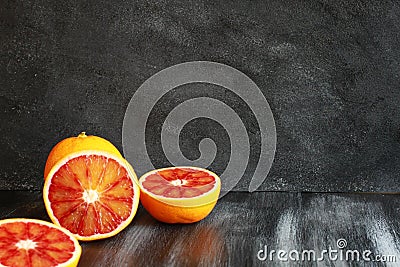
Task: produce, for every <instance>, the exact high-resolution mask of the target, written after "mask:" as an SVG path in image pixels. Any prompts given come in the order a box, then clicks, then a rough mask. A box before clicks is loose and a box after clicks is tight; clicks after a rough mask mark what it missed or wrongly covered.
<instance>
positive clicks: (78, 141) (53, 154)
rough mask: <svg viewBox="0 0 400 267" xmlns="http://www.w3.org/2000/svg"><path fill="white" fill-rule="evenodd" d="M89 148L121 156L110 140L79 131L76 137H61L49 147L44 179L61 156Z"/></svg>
mask: <svg viewBox="0 0 400 267" xmlns="http://www.w3.org/2000/svg"><path fill="white" fill-rule="evenodd" d="M91 149H96V150H102V151H107V152H109V153H111V154H113V155H115V156H118V157H121V158H122V155H121V153H120V152H119V151H118V149H117V148H116V147H115V146H114V145H113V144H112V143H111V142H110V141H108V140H106V139H104V138H102V137H99V136H95V135H86V132H81V133H80V134H79V135H78V136H77V137H68V138H65V139H63V140H62V141H60V142H59V143H57V144H56V145H55V146H54V147H53V148H52V149H51V151H50V153H49V156H48V157H47V161H46V166H45V168H44V178H45V179H46V177H47V175H48V174H49V172H50V170H51V168H53V166H54V165H55V164H56V163H57V162H58V161H59V160H61V159H62V158H64V157H66V156H68V155H69V154H71V153H75V152H78V151H83V150H91Z"/></svg>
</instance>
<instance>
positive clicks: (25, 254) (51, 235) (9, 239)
mask: <svg viewBox="0 0 400 267" xmlns="http://www.w3.org/2000/svg"><path fill="white" fill-rule="evenodd" d="M81 252H82V249H81V247H80V245H79V243H78V241H77V240H76V239H75V238H74V237H73V236H72V234H71V233H70V232H68V231H67V230H65V229H63V228H61V227H58V226H56V225H54V224H51V223H49V222H45V221H40V220H34V219H5V220H1V221H0V266H10V267H13V266H21V267H31V266H32V267H34V266H49V267H50V266H59V267H61V266H76V265H77V264H78V261H79V258H80V256H81Z"/></svg>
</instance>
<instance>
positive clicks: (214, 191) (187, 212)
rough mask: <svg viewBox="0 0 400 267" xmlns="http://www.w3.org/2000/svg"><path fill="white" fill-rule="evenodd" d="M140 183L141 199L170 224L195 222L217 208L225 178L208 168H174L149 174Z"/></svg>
mask: <svg viewBox="0 0 400 267" xmlns="http://www.w3.org/2000/svg"><path fill="white" fill-rule="evenodd" d="M139 186H140V189H141V196H140V200H141V202H142V204H143V206H144V208H145V209H146V210H147V211H148V212H149V213H150V214H151V215H152V216H153V217H154V218H156V219H157V220H159V221H162V222H166V223H192V222H197V221H200V220H202V219H204V218H205V217H206V216H207V215H208V214H209V213H210V212H211V211H212V210H213V208H214V206H215V204H216V203H217V200H218V196H219V193H220V190H221V180H220V178H219V177H218V176H217V175H216V174H215V173H213V172H211V171H209V170H206V169H202V168H197V167H170V168H164V169H159V170H154V171H151V172H148V173H146V174H145V175H143V176H142V177H141V178H140V180H139Z"/></svg>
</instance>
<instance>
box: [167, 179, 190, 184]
mask: <svg viewBox="0 0 400 267" xmlns="http://www.w3.org/2000/svg"><path fill="white" fill-rule="evenodd" d="M170 183H171V184H172V185H174V186H181V185H185V184H187V181H186V180H181V179H176V180H172V181H171V182H170Z"/></svg>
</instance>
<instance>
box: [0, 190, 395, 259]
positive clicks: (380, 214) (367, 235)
mask: <svg viewBox="0 0 400 267" xmlns="http://www.w3.org/2000/svg"><path fill="white" fill-rule="evenodd" d="M399 209H400V195H393V194H391V195H384V194H326V193H324V194H322V193H284V192H255V193H245V192H231V193H229V194H228V195H227V196H225V197H223V198H222V199H220V201H219V202H218V203H217V206H216V207H215V209H214V210H213V212H212V213H211V214H210V215H209V216H208V217H207V218H206V219H204V220H203V221H201V222H199V223H195V224H190V225H168V224H163V223H159V222H157V221H156V220H154V219H153V218H152V217H151V216H150V215H149V214H148V213H147V212H146V211H145V210H144V209H143V208H142V207H140V208H139V210H138V213H137V215H136V217H135V218H134V220H133V222H132V223H131V225H129V226H128V227H127V228H126V229H125V230H124V231H122V232H121V233H120V234H118V235H117V236H115V237H112V238H109V239H106V240H101V241H95V242H86V243H82V247H83V253H82V256H81V260H80V263H79V266H260V265H262V266H271V265H272V266H400V263H399V262H400V238H399V231H400V221H399V220H398V219H397V218H398V214H399ZM14 217H27V218H37V219H44V220H49V218H48V216H47V214H46V210H45V208H44V205H43V201H42V195H41V192H40V191H0V218H1V219H3V218H14ZM339 239H344V240H346V242H347V246H346V247H344V248H343V249H338V244H337V242H338V240H339ZM342 241H343V240H342ZM342 244H343V243H342ZM265 246H267V252H268V253H267V254H268V257H267V258H266V259H265V260H260V259H259V258H261V259H263V257H264V256H265V255H264V251H265ZM329 248H331V249H332V250H338V252H337V256H338V259H336V260H335V257H334V255H335V254H332V257H331V258H330V257H329V256H328V254H324V258H323V259H322V260H319V259H318V258H320V255H321V252H322V251H323V250H324V249H326V250H329ZM260 250H264V251H261V252H260ZM272 250H276V251H278V250H284V251H286V252H287V254H286V256H284V255H282V258H287V259H288V260H287V261H282V260H279V259H278V256H277V254H276V253H275V254H272V261H271V260H270V259H269V255H270V253H271V251H272ZM291 250H296V251H298V252H299V260H291V259H290V258H289V252H290V251H291ZM305 250H314V251H315V253H316V258H315V260H313V258H311V260H307V254H304V255H305V256H304V257H305V259H304V260H302V255H303V254H302V253H303V252H304V251H305ZM347 250H357V251H358V252H359V253H360V254H359V255H360V258H359V260H358V261H357V258H356V257H355V258H354V260H352V258H351V257H350V256H349V258H348V259H347V260H346V257H345V256H344V257H343V259H342V260H340V258H339V257H340V253H342V252H343V253H342V254H343V255H346V251H347ZM366 250H370V251H371V256H370V258H372V257H375V256H377V255H381V256H386V260H387V261H392V262H377V261H376V262H373V261H370V262H366V261H365V260H363V259H362V253H363V252H364V251H366ZM340 251H342V252H340ZM257 254H258V256H257ZM349 255H350V254H349ZM291 257H292V258H294V259H295V258H296V254H295V253H294V254H291ZM395 260H397V262H393V261H395Z"/></svg>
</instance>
